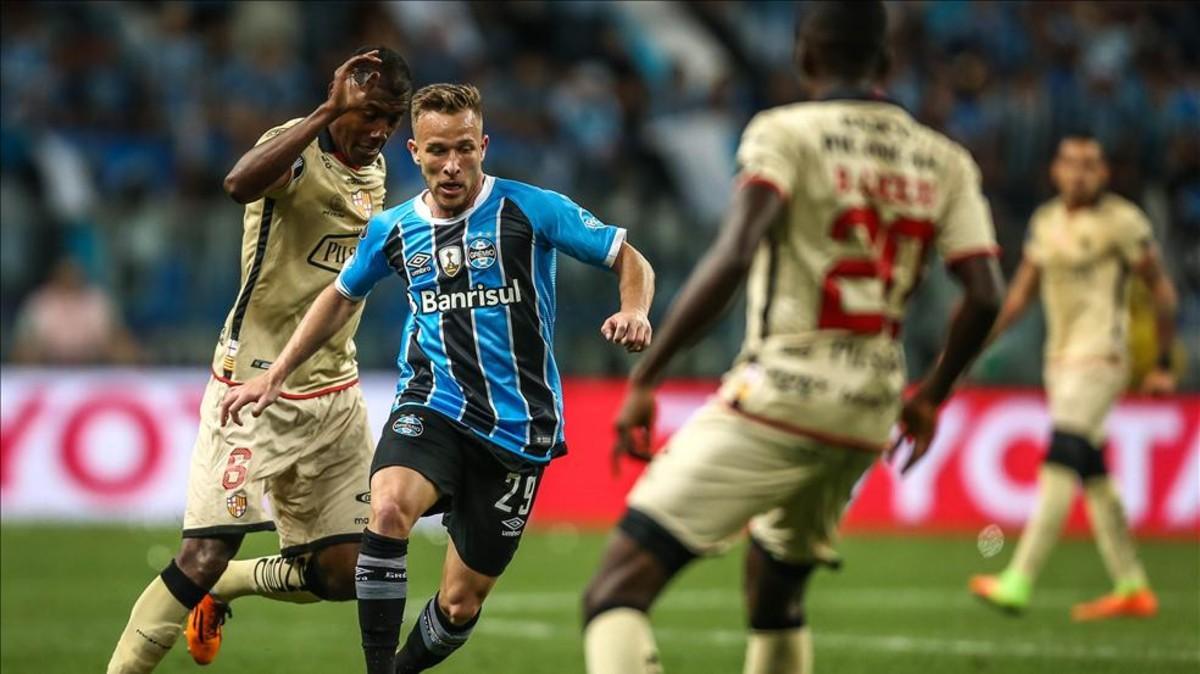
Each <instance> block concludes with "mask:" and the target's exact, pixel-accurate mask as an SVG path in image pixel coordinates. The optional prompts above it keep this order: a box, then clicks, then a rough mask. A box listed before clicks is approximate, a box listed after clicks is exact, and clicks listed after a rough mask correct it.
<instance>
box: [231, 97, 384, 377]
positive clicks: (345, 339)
mask: <svg viewBox="0 0 1200 674" xmlns="http://www.w3.org/2000/svg"><path fill="white" fill-rule="evenodd" d="M299 121H300V120H298V119H296V120H292V121H290V122H287V123H286V124H284V125H282V126H279V127H276V128H274V129H271V130H270V131H267V132H266V133H265V134H263V136H262V138H260V139H259V141H258V142H259V143H263V142H265V141H267V140H269V139H270V138H273V137H275V136H277V135H279V134H280V133H282V132H283V131H284V130H285V129H287V128H288V127H290V126H292V125H294V124H296V123H297V122H299ZM335 151H336V150H335V147H334V144H333V140H332V138H331V137H330V136H329V132H328V130H325V131H322V132H321V134H320V135H319V136H318V137H317V138H316V139H314V140H313V142H312V143H310V144H309V145H308V147H306V148H304V151H303V152H301V153H300V157H299V158H297V160H296V162H295V163H294V164H293V165H292V174H291V178H290V179H289V180H288V183H287V184H286V185H285V186H284V187H281V188H279V189H277V190H275V191H273V192H270V193H268V194H266V195H265V196H264V197H263V198H262V199H259V200H258V201H255V202H253V203H251V204H248V205H247V206H246V214H245V221H244V225H243V227H244V233H243V236H242V284H241V290H240V291H239V292H238V296H237V301H236V302H235V304H234V306H233V309H232V310H230V312H229V316H228V318H226V320H225V326H224V328H222V330H221V337H220V340H219V341H218V343H217V348H216V353H215V354H214V356H213V372H214V373H215V374H216V375H217V376H218V377H219V378H221V379H222V380H225V381H233V382H239V381H244V380H246V379H249V378H251V377H254V376H255V375H257V374H261V373H262V372H263V371H264V370H266V369H267V367H269V366H270V365H271V362H272V361H273V360H275V358H276V357H277V356H278V355H279V352H280V351H282V350H283V347H284V345H285V344H287V341H288V339H289V338H290V337H291V336H292V332H293V331H294V330H295V329H296V326H297V325H298V324H299V323H300V319H301V318H303V317H304V313H305V312H306V311H308V307H309V306H310V305H311V304H312V302H313V300H314V299H316V297H317V295H318V294H319V293H320V292H321V291H322V290H324V289H325V287H326V286H328V285H329V284H330V283H331V282H332V281H333V280H334V278H335V277H336V276H337V274H338V272H339V271H341V269H342V264H343V263H344V262H345V261H346V259H347V258H349V257H350V255H351V254H352V253H353V252H354V248H355V245H356V244H357V243H358V237H359V234H360V233H361V232H362V231H363V230H364V228H365V226H366V224H367V220H368V219H369V218H370V217H371V215H372V214H373V213H377V212H379V211H381V210H383V199H384V177H385V175H386V166H385V164H384V159H383V155H380V156H379V157H378V158H376V159H375V161H374V162H373V163H372V164H370V165H369V166H364V167H361V168H359V169H353V168H350V167H349V166H347V165H346V164H344V163H343V162H342V161H341V160H340V159H338V157H337V156H335ZM361 315H362V307H361V305H360V306H359V307H358V308H357V309H355V312H354V315H353V316H352V317H351V318H350V320H349V321H347V322H346V325H345V326H343V327H342V329H341V330H339V331H338V332H337V334H335V335H334V336H333V337H332V338H331V339H330V340H329V341H328V342H327V343H326V344H325V345H324V346H322V347H321V348H320V349H319V350H318V351H317V352H316V353H315V354H313V356H312V357H311V358H309V359H308V360H307V361H305V362H304V364H303V365H301V366H300V367H299V368H297V369H296V371H295V372H293V373H292V375H291V376H290V377H288V379H287V381H286V382H285V383H284V391H285V392H286V393H287V394H291V395H312V394H315V393H320V392H322V391H324V390H326V389H330V388H335V387H338V386H342V385H345V384H347V383H349V382H352V381H354V380H355V378H357V376H358V365H357V363H356V361H355V357H354V354H355V350H354V341H353V336H354V332H355V330H357V329H358V321H359V318H360V317H361Z"/></svg>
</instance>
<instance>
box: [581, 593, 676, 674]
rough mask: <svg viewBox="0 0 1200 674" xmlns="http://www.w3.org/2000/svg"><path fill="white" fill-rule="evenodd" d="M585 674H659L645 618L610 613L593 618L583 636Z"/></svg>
mask: <svg viewBox="0 0 1200 674" xmlns="http://www.w3.org/2000/svg"><path fill="white" fill-rule="evenodd" d="M583 650H584V656H585V657H586V659H587V671H588V674H661V672H662V663H660V662H659V659H658V648H657V647H656V646H655V645H654V633H653V632H652V631H651V629H650V619H649V618H647V617H646V614H645V613H643V612H641V611H638V610H636V609H632V608H614V609H609V610H607V611H605V612H603V613H601V614H600V615H598V616H596V617H595V618H592V620H591V622H589V623H588V625H587V629H585V630H584V632H583Z"/></svg>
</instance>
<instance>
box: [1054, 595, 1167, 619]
mask: <svg viewBox="0 0 1200 674" xmlns="http://www.w3.org/2000/svg"><path fill="white" fill-rule="evenodd" d="M1157 614H1158V597H1156V596H1154V592H1152V591H1151V590H1150V588H1148V587H1144V588H1142V589H1140V590H1136V591H1134V592H1129V593H1125V594H1118V593H1116V592H1114V593H1112V594H1106V595H1104V596H1103V597H1100V598H1099V599H1094V600H1092V601H1088V602H1084V603H1082V604H1076V605H1075V606H1074V607H1072V608H1071V619H1072V620H1074V621H1076V622H1085V621H1089V620H1108V619H1109V618H1153V617H1154V616H1155V615H1157Z"/></svg>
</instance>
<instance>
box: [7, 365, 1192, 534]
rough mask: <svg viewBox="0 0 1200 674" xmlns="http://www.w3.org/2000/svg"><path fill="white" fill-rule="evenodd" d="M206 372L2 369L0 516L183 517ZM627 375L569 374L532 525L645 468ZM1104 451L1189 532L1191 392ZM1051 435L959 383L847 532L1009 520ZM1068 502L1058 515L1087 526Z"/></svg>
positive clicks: (1113, 433)
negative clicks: (639, 459) (637, 452)
mask: <svg viewBox="0 0 1200 674" xmlns="http://www.w3.org/2000/svg"><path fill="white" fill-rule="evenodd" d="M207 376H208V375H207V373H205V372H204V371H202V370H187V371H181V370H146V371H121V370H93V371H70V370H40V369H22V368H5V370H4V372H3V376H2V377H0V514H2V515H3V517H4V519H5V520H18V519H23V520H94V521H124V522H145V523H148V524H149V523H172V522H176V523H177V522H178V521H179V520H180V519H181V517H182V513H183V506H184V494H185V486H186V483H187V467H188V457H189V453H190V452H191V447H192V441H193V440H194V438H195V435H196V425H197V422H198V418H199V414H198V409H199V404H200V397H201V395H202V393H203V389H204V385H205V383H206V380H207ZM715 386H716V384H715V382H712V381H695V382H688V381H683V382H673V383H671V384H669V385H667V386H665V387H663V390H662V394H661V395H660V397H659V426H658V433H659V437H658V440H659V442H660V443H661V442H662V441H664V440H665V439H666V438H667V437H668V436H669V435H670V433H672V432H673V431H674V430H676V429H678V428H679V426H680V425H682V424H683V422H684V421H685V420H686V419H687V418H688V416H689V415H691V414H692V413H693V412H694V411H695V410H696V408H697V407H699V406H700V405H701V404H702V403H703V402H704V401H705V400H706V399H707V397H708V396H709V395H711V393H712V391H713V390H714V389H715ZM362 387H363V392H364V394H365V396H366V399H367V404H368V407H369V412H370V418H371V423H372V425H373V427H374V431H375V432H376V433H378V432H379V430H380V428H381V427H382V425H383V422H384V420H385V419H386V418H387V414H388V410H389V408H390V406H391V402H392V396H393V393H394V387H395V379H394V376H393V375H392V374H391V373H375V374H369V375H366V376H364V378H363V382H362ZM623 388H624V385H623V383H622V382H620V381H614V380H587V379H571V380H568V381H567V382H566V384H565V394H566V404H567V441H568V446H569V447H570V452H569V454H568V455H567V456H566V457H565V458H562V459H559V460H557V461H555V462H554V463H553V464H552V465H551V467H550V469H549V470H548V471H547V472H546V479H545V481H544V483H543V485H542V487H541V490H540V494H539V496H538V501H537V505H536V508H535V514H534V517H533V523H534V524H539V523H540V524H546V523H552V522H560V523H567V522H569V523H574V524H582V525H605V524H608V523H611V522H612V521H614V520H615V519H616V518H617V517H618V516H619V515H620V513H621V510H622V508H623V505H624V495H625V493H626V492H627V491H628V490H629V487H630V486H631V485H632V484H633V481H634V480H635V479H636V477H637V474H638V473H639V471H640V465H639V464H637V463H635V462H632V461H628V460H627V461H624V462H622V464H621V465H620V466H619V469H620V470H619V473H617V474H615V475H614V471H613V466H612V464H611V462H610V458H609V449H610V447H611V443H612V430H611V425H612V416H613V413H614V412H615V409H616V407H617V405H618V404H619V402H620V399H621V395H622V392H623ZM1108 428H1109V438H1110V439H1109V446H1108V463H1109V466H1110V469H1111V471H1112V472H1113V474H1114V475H1115V476H1116V479H1117V483H1118V486H1119V489H1120V492H1121V494H1122V496H1123V498H1124V501H1125V505H1126V508H1127V510H1128V513H1129V518H1130V520H1131V521H1132V522H1133V524H1134V526H1135V528H1136V529H1137V530H1138V531H1139V532H1140V533H1142V534H1151V535H1166V536H1185V537H1194V536H1196V535H1197V534H1200V396H1197V395H1184V396H1177V397H1174V398H1171V399H1166V400H1153V399H1148V398H1129V399H1126V400H1125V401H1123V402H1122V403H1121V404H1120V405H1118V406H1117V408H1116V409H1115V410H1114V411H1113V413H1112V415H1111V416H1110V418H1109V421H1108ZM1048 436H1049V420H1048V417H1047V414H1046V408H1045V401H1044V399H1043V397H1042V396H1041V395H1040V394H1039V393H1038V392H1036V391H1025V390H1020V391H1012V390H994V389H986V390H985V389H976V390H967V391H963V392H961V393H959V394H958V395H956V396H955V398H954V399H953V400H952V401H950V403H949V404H947V406H946V407H945V408H944V410H943V412H942V416H941V422H940V426H939V432H938V437H937V440H936V441H935V442H934V445H933V447H932V449H931V451H930V453H929V455H928V456H927V457H926V458H925V459H924V461H923V462H922V463H920V464H918V466H917V467H916V468H914V469H913V470H912V471H910V472H909V474H908V475H906V476H904V477H903V478H901V477H899V476H898V474H897V473H896V472H895V471H894V470H893V469H892V468H891V467H889V466H887V465H884V464H882V463H881V464H879V465H877V466H876V468H874V469H873V470H872V471H871V472H870V473H869V475H868V477H867V478H866V479H865V480H864V481H863V483H862V484H861V485H860V488H859V491H858V494H857V496H856V498H855V500H854V503H853V505H852V506H851V508H850V511H849V513H848V515H847V525H848V527H850V528H858V529H872V530H881V529H897V528H905V529H923V530H941V531H970V532H975V531H978V530H979V528H980V527H983V526H986V525H988V524H998V525H1000V526H1002V527H1019V526H1020V525H1021V524H1023V523H1024V520H1025V518H1026V517H1027V516H1028V514H1029V512H1030V510H1031V509H1032V507H1033V503H1034V498H1035V494H1036V489H1035V486H1036V485H1035V478H1036V473H1037V467H1038V465H1039V464H1040V461H1041V456H1042V454H1043V453H1044V451H1045V444H1046V439H1047V438H1048ZM1085 527H1086V517H1085V515H1084V513H1083V510H1082V507H1081V506H1080V505H1079V504H1078V503H1077V504H1076V509H1075V511H1074V512H1073V513H1072V516H1071V519H1070V521H1069V523H1068V528H1069V529H1071V530H1076V531H1079V530H1083V529H1084V528H1085Z"/></svg>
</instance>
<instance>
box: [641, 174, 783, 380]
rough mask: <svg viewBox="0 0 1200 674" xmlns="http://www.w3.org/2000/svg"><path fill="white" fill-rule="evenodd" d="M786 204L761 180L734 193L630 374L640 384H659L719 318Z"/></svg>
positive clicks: (748, 184) (780, 196) (781, 197)
mask: <svg viewBox="0 0 1200 674" xmlns="http://www.w3.org/2000/svg"><path fill="white" fill-rule="evenodd" d="M786 206H787V201H786V200H785V199H784V197H783V196H782V195H781V194H779V192H778V191H776V190H775V189H774V188H773V187H771V186H769V185H765V184H762V183H759V182H752V183H747V184H746V185H743V186H742V187H741V188H740V189H738V190H737V192H735V193H734V197H733V204H732V205H731V206H730V209H729V213H728V215H727V216H726V218H725V225H724V227H723V228H722V230H721V234H720V235H719V236H718V237H717V240H716V242H714V243H713V245H712V247H710V248H709V250H708V252H707V253H706V254H705V255H704V258H703V259H701V261H700V263H699V264H698V265H697V266H696V268H695V269H694V270H693V271H692V274H691V276H689V277H688V280H687V282H685V283H684V286H683V289H682V290H680V291H679V296H678V298H677V299H676V300H675V302H674V303H673V304H672V305H671V309H670V310H669V311H668V312H667V317H666V319H665V320H664V321H663V323H662V325H661V326H660V327H659V330H658V338H657V340H656V341H655V343H654V344H653V345H652V346H651V347H650V349H649V350H648V351H647V352H646V356H645V358H643V359H642V360H641V361H640V362H639V363H638V364H637V366H636V367H635V368H634V370H633V373H632V374H631V375H630V378H631V380H632V381H633V383H634V384H635V385H638V386H654V385H656V384H657V383H658V381H659V379H660V378H661V377H662V373H663V371H664V370H665V369H666V367H667V365H668V364H669V363H670V361H671V358H672V357H674V355H675V354H676V353H678V352H679V351H680V350H682V349H683V348H685V347H687V346H689V345H691V344H693V343H694V342H696V341H697V340H699V339H700V338H701V337H702V336H704V334H705V333H706V332H707V331H708V330H709V329H710V328H711V327H712V325H713V324H714V323H716V322H717V319H719V318H720V317H721V314H722V313H724V311H725V309H726V308H728V306H729V304H730V301H731V300H732V299H733V297H734V295H735V294H736V293H737V291H738V287H739V286H740V285H741V284H742V281H743V280H744V279H745V278H746V274H747V272H749V270H750V263H751V262H752V261H753V259H754V253H755V251H756V250H757V249H758V246H759V244H760V243H761V242H762V240H763V237H765V236H766V234H767V231H768V230H769V229H770V227H771V224H772V223H773V222H775V220H776V219H778V218H779V216H780V215H782V214H783V212H784V210H785V208H786Z"/></svg>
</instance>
